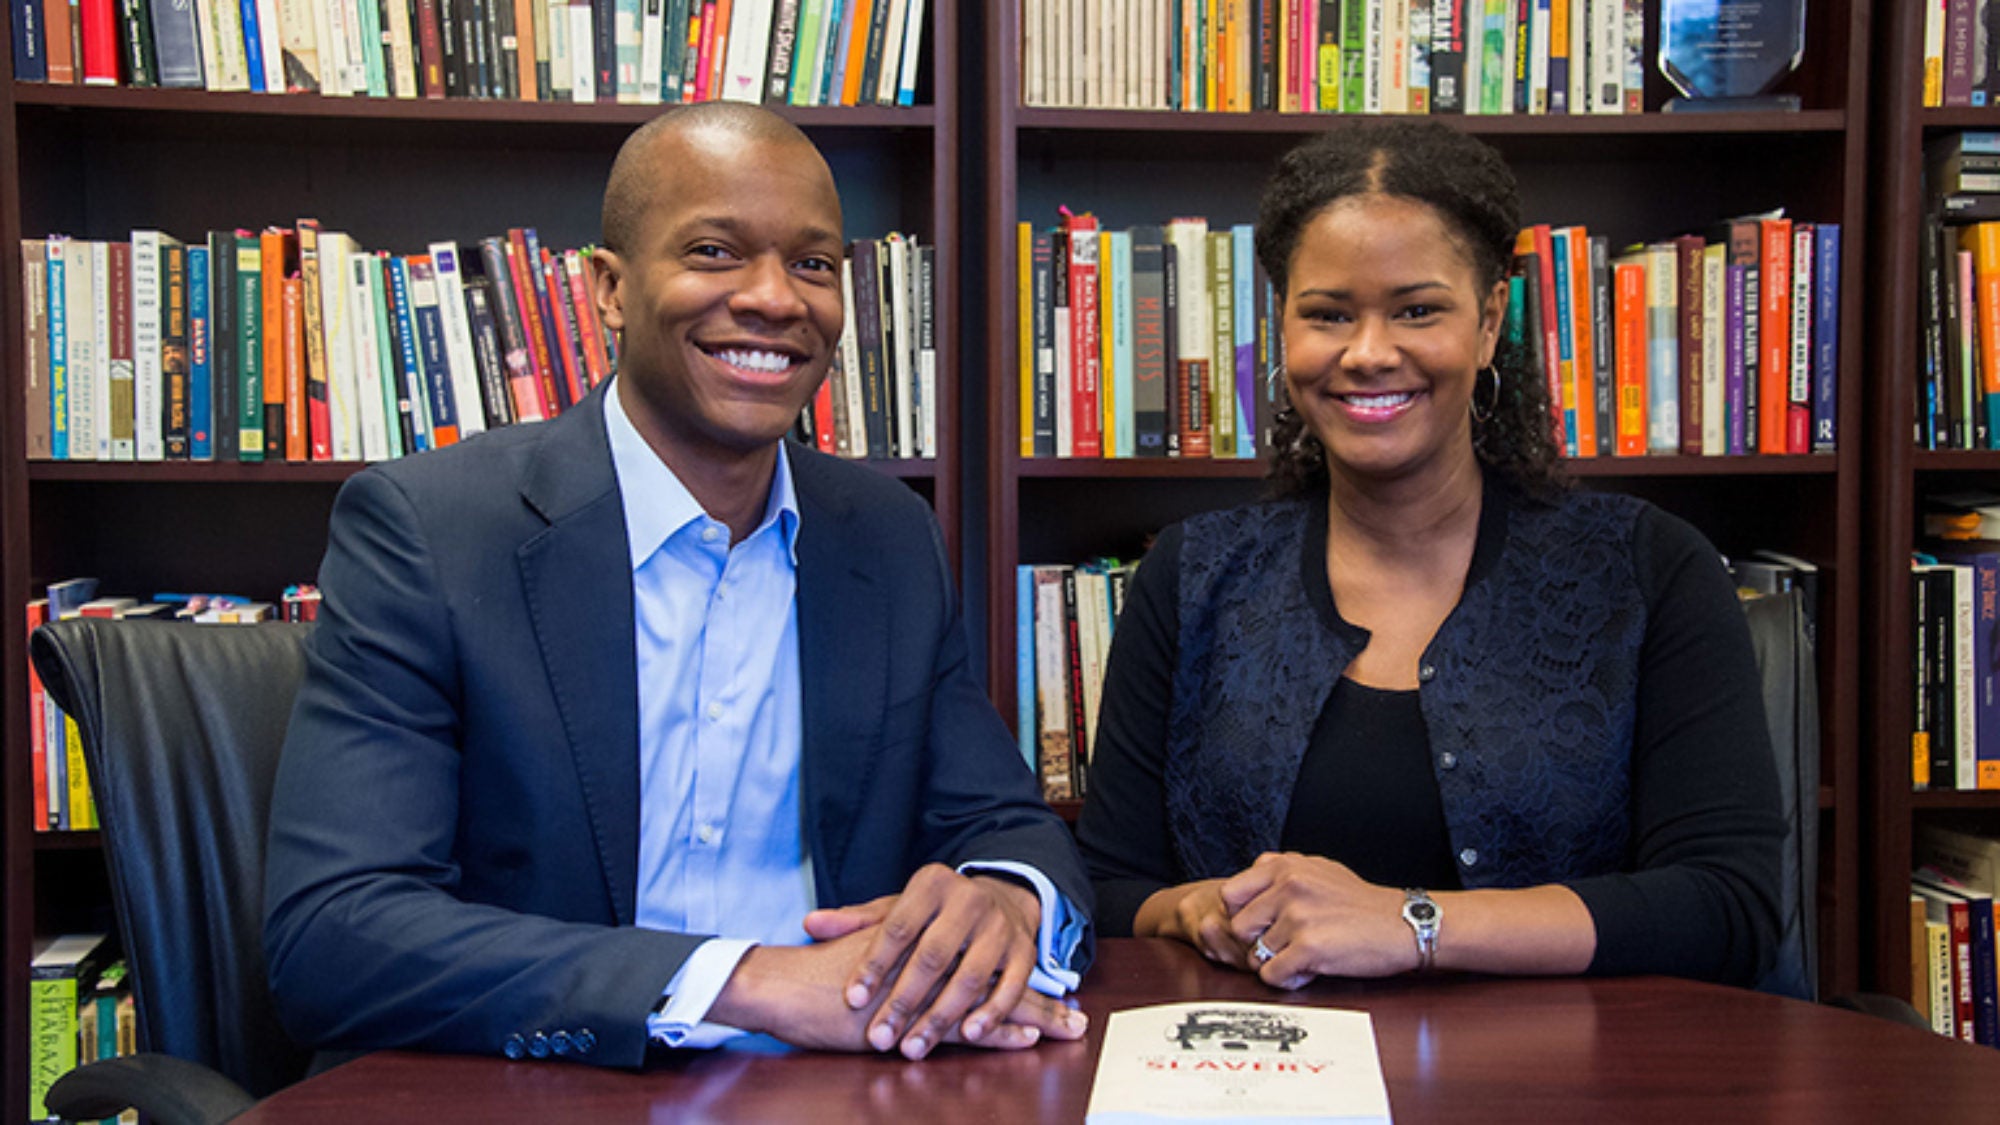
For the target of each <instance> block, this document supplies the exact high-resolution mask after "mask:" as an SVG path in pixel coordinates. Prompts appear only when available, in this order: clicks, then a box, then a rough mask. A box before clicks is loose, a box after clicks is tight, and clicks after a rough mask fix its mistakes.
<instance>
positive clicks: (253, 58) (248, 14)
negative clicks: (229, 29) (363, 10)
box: [238, 0, 373, 94]
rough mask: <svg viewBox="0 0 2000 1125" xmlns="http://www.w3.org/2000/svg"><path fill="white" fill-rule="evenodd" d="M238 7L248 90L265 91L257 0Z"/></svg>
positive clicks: (244, 0) (262, 46)
mask: <svg viewBox="0 0 2000 1125" xmlns="http://www.w3.org/2000/svg"><path fill="white" fill-rule="evenodd" d="M369 6H370V7H371V8H372V7H373V5H369ZM238 7H240V8H242V9H243V53H244V54H245V56H247V57H248V59H249V62H250V92H251V93H253V94H262V93H265V92H267V91H266V90H265V89H264V45H263V42H262V41H261V39H260V38H259V36H258V34H257V0H242V2H241V3H240V4H239V5H238Z"/></svg>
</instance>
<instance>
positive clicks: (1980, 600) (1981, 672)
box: [1926, 543, 2000, 789]
mask: <svg viewBox="0 0 2000 1125" xmlns="http://www.w3.org/2000/svg"><path fill="white" fill-rule="evenodd" d="M1926 549H1927V550H1931V551H1933V552H1935V554H1936V556H1937V557H1938V559H1940V560H1941V561H1944V562H1949V563H1956V564H1958V565H1961V566H1968V567H1971V568H1972V714H1973V724H1972V730H1973V755H1974V759H1975V762H1976V766H1975V769H1974V777H1975V783H1976V784H1977V785H1978V787H1979V788H1981V789H2000V660H1996V658H2000V649H1996V647H1995V646H1996V645H2000V549H1995V546H1994V545H1993V544H1991V543H1985V544H1981V543H1939V544H1936V545H1935V546H1933V547H1929V548H1926Z"/></svg>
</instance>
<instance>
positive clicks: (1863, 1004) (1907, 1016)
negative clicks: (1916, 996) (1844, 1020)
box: [1826, 992, 1931, 1031]
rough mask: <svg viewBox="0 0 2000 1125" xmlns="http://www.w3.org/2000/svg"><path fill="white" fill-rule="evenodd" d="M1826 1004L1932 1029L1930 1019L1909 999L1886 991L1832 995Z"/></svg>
mask: <svg viewBox="0 0 2000 1125" xmlns="http://www.w3.org/2000/svg"><path fill="white" fill-rule="evenodd" d="M1826 1004H1827V1007H1829V1008H1846V1009H1847V1010H1848V1011H1850V1012H1860V1013H1862V1014H1864V1015H1870V1016H1875V1017H1877V1018H1880V1019H1885V1020H1888V1021H1889V1022H1890V1023H1900V1024H1904V1025H1906V1026H1909V1027H1914V1028H1916V1029H1917V1030H1919V1031H1930V1030H1931V1024H1930V1021H1929V1020H1927V1019H1925V1018H1924V1017H1923V1016H1921V1015H1919V1014H1918V1013H1917V1010H1916V1009H1915V1008H1912V1007H1911V1006H1910V1004H1909V1002H1908V1001H1906V1000H1904V999H1902V998H1901V997H1898V996H1890V995H1887V994H1886V993H1881V992H1850V993H1847V994H1846V995H1844V996H1835V997H1832V998H1830V999H1829V1000H1827V1002H1826Z"/></svg>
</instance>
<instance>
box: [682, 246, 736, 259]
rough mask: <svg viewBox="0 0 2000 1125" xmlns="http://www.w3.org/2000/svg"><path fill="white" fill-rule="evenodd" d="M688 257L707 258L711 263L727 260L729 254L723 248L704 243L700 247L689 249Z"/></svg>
mask: <svg viewBox="0 0 2000 1125" xmlns="http://www.w3.org/2000/svg"><path fill="white" fill-rule="evenodd" d="M688 256H689V257H692V258H708V259H710V260H712V261H722V260H724V259H726V258H728V257H729V256H730V254H729V251H728V249H726V248H725V247H721V246H717V245H715V244H713V243H704V244H702V245H699V246H696V247H693V248H692V249H690V250H689V251H688Z"/></svg>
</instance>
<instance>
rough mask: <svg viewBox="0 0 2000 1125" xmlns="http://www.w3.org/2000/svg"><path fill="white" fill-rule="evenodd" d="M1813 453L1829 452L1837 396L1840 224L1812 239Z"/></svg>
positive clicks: (1818, 230) (1820, 228)
mask: <svg viewBox="0 0 2000 1125" xmlns="http://www.w3.org/2000/svg"><path fill="white" fill-rule="evenodd" d="M1813 250H1814V253H1813V407H1812V411H1813V428H1812V448H1813V452H1814V453H1832V452H1833V450H1834V444H1835V440H1836V438H1835V433H1834V419H1835V417H1836V407H1838V406H1839V395H1840V387H1839V384H1840V224H1839V223H1820V224H1819V225H1818V227H1817V228H1816V234H1815V236H1814V239H1813Z"/></svg>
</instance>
